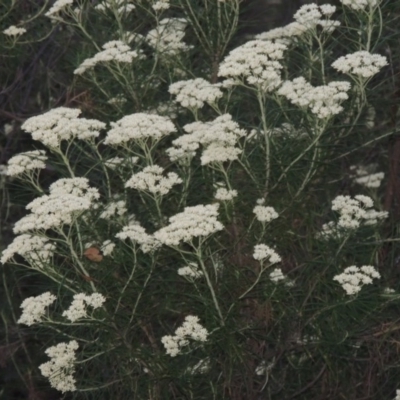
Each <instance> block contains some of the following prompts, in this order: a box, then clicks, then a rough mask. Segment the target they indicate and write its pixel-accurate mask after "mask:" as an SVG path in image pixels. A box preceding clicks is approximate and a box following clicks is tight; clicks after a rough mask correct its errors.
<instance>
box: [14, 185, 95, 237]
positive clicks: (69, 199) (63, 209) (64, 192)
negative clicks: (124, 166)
mask: <svg viewBox="0 0 400 400" xmlns="http://www.w3.org/2000/svg"><path fill="white" fill-rule="evenodd" d="M49 192H50V194H49V195H44V196H41V197H38V198H36V199H35V200H33V201H31V202H30V203H29V204H28V205H27V206H26V209H27V210H31V214H28V215H27V216H25V217H23V218H22V219H20V220H19V221H18V222H17V223H16V224H15V226H14V233H24V232H27V231H33V230H46V229H51V228H60V227H61V226H63V225H64V224H67V225H70V224H71V223H72V221H73V219H74V218H77V217H78V216H79V215H80V214H81V213H82V212H84V211H86V210H89V209H91V208H92V207H94V206H95V205H96V204H95V200H97V199H98V198H99V197H100V194H99V192H98V190H97V189H95V188H91V187H89V181H88V179H86V178H63V179H59V180H58V181H56V182H54V183H53V184H52V185H50V188H49Z"/></svg>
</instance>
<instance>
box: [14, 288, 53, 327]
mask: <svg viewBox="0 0 400 400" xmlns="http://www.w3.org/2000/svg"><path fill="white" fill-rule="evenodd" d="M56 300H57V297H56V296H54V295H53V294H51V293H50V292H46V293H43V294H41V295H39V296H36V297H28V298H27V299H25V300H24V301H23V302H22V304H21V306H20V308H22V315H21V317H20V318H19V320H18V321H17V322H18V323H19V324H25V325H28V326H31V325H33V324H37V323H39V322H41V321H42V319H43V317H44V315H45V314H46V308H47V307H48V306H50V305H51V304H53V303H54V302H55V301H56Z"/></svg>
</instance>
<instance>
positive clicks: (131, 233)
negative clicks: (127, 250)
mask: <svg viewBox="0 0 400 400" xmlns="http://www.w3.org/2000/svg"><path fill="white" fill-rule="evenodd" d="M115 237H116V238H118V239H120V240H125V239H129V240H131V241H132V242H134V243H138V244H139V245H140V248H141V249H142V251H143V253H148V252H149V251H153V250H155V249H157V248H158V247H159V246H160V245H161V244H160V242H159V241H158V240H156V239H155V238H154V236H152V235H149V234H148V233H146V231H145V229H144V228H143V227H142V226H140V224H139V223H138V222H136V221H135V220H133V221H132V222H131V223H130V224H129V225H127V226H124V227H123V228H122V231H121V232H119V233H117V234H116V235H115Z"/></svg>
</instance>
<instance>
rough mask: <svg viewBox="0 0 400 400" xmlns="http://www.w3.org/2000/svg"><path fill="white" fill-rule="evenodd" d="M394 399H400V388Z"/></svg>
mask: <svg viewBox="0 0 400 400" xmlns="http://www.w3.org/2000/svg"><path fill="white" fill-rule="evenodd" d="M393 400H400V389H397V390H396V397H395V398H394V399H393Z"/></svg>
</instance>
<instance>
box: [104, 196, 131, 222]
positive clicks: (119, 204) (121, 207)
mask: <svg viewBox="0 0 400 400" xmlns="http://www.w3.org/2000/svg"><path fill="white" fill-rule="evenodd" d="M127 211H128V209H127V208H126V201H125V200H117V201H112V202H110V203H108V204H107V205H106V206H105V207H104V210H103V211H102V213H101V214H100V218H102V219H106V220H111V219H112V218H114V217H116V216H119V217H120V216H122V215H124V214H125V213H126V212H127Z"/></svg>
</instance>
